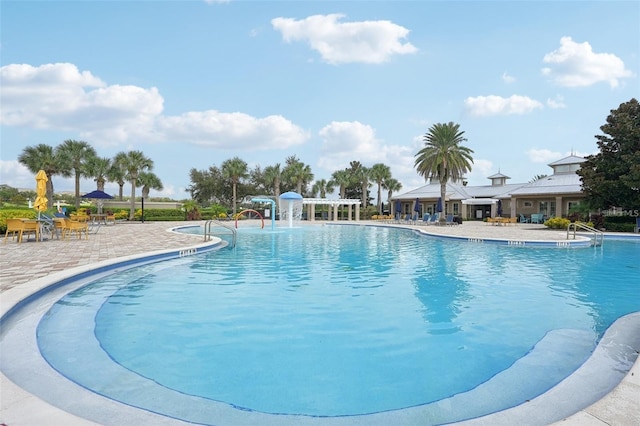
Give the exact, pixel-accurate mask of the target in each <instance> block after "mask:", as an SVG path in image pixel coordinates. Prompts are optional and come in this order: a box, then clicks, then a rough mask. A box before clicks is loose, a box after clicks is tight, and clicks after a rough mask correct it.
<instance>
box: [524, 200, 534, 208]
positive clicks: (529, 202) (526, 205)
mask: <svg viewBox="0 0 640 426" xmlns="http://www.w3.org/2000/svg"><path fill="white" fill-rule="evenodd" d="M523 205H524V206H525V207H533V203H532V202H531V201H525V202H524V203H523Z"/></svg>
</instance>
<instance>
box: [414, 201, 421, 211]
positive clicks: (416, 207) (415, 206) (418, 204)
mask: <svg viewBox="0 0 640 426" xmlns="http://www.w3.org/2000/svg"><path fill="white" fill-rule="evenodd" d="M413 211H414V212H418V213H420V200H419V199H418V198H416V204H415V205H414V206H413Z"/></svg>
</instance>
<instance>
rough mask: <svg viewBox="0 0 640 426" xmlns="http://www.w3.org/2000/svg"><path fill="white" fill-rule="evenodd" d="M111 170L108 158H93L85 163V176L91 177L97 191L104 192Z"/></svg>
mask: <svg viewBox="0 0 640 426" xmlns="http://www.w3.org/2000/svg"><path fill="white" fill-rule="evenodd" d="M111 168H112V164H111V159H110V158H108V157H93V158H92V159H90V160H89V161H87V168H86V170H87V176H91V177H93V180H94V181H95V182H96V189H97V190H98V191H104V184H105V183H106V182H107V179H108V176H109V172H110V170H111Z"/></svg>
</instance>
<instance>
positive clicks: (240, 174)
mask: <svg viewBox="0 0 640 426" xmlns="http://www.w3.org/2000/svg"><path fill="white" fill-rule="evenodd" d="M220 168H221V169H222V176H223V177H224V178H225V179H231V183H232V184H233V215H234V216H235V214H236V200H237V198H238V183H239V182H240V180H241V179H246V178H247V176H248V175H249V173H248V166H247V163H246V162H245V161H244V160H242V159H240V158H239V157H233V158H232V159H230V160H226V161H224V162H223V163H222V165H221V166H220Z"/></svg>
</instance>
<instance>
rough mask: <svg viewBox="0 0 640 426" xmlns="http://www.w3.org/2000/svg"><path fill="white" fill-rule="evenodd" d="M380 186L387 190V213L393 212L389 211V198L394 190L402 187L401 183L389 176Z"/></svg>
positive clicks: (396, 190)
mask: <svg viewBox="0 0 640 426" xmlns="http://www.w3.org/2000/svg"><path fill="white" fill-rule="evenodd" d="M382 187H383V188H384V189H386V190H387V191H389V192H388V194H387V203H389V214H393V213H392V211H391V198H392V197H393V193H394V192H398V191H400V190H401V189H402V184H401V183H400V182H398V180H397V179H394V178H389V179H385V181H384V182H382Z"/></svg>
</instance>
